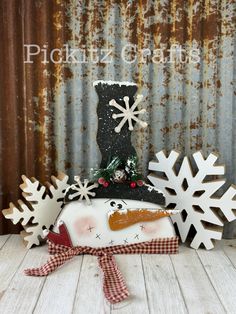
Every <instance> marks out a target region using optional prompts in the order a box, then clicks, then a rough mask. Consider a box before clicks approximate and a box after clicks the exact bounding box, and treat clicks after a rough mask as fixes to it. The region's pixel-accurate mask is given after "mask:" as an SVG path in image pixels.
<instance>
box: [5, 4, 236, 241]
mask: <svg viewBox="0 0 236 314" xmlns="http://www.w3.org/2000/svg"><path fill="white" fill-rule="evenodd" d="M235 10H236V2H235V0H230V1H226V0H224V1H216V0H213V1H184V0H179V1H177V0H173V1H171V0H160V1H132V0H130V1H113V0H112V1H105V0H104V1H98V0H97V1H74V0H67V1H61V0H51V1H46V0H35V1H30V0H25V1H24V0H21V1H16V0H15V1H14V0H10V1H7V0H3V1H1V2H0V15H1V22H0V23H1V25H0V35H1V37H0V38H1V40H2V45H1V49H0V60H1V71H0V79H1V85H0V101H1V120H0V123H1V172H2V173H1V180H2V183H1V208H4V207H6V206H7V205H8V202H9V201H10V200H13V201H14V200H15V199H16V198H17V197H18V195H17V191H18V184H19V182H20V175H21V174H22V173H25V174H26V175H27V176H37V177H38V178H39V179H41V180H42V181H45V179H47V178H48V177H49V175H50V174H51V173H55V172H56V171H57V170H62V171H66V172H68V173H69V174H71V175H73V174H75V173H81V172H82V173H83V174H86V173H88V172H89V169H90V168H91V167H94V166H96V165H97V164H99V161H100V152H99V150H98V147H97V145H96V127H97V117H96V103H97V95H96V93H95V90H94V89H93V87H92V82H93V81H94V80H97V79H105V80H107V79H108V80H125V81H127V80H130V81H133V82H137V83H138V84H139V86H140V92H141V93H143V94H144V96H145V100H144V107H146V108H147V110H148V111H149V117H148V120H149V124H150V127H149V128H147V129H145V130H140V129H139V128H136V130H135V131H134V133H133V141H134V145H135V146H136V147H137V152H138V155H139V157H140V164H141V167H142V169H143V171H144V172H145V171H146V169H147V163H148V160H149V159H151V158H152V157H153V154H154V152H156V151H158V150H161V149H163V148H165V149H167V150H170V149H178V150H180V151H182V152H184V153H186V154H190V153H191V152H193V151H195V150H198V149H202V150H203V152H204V154H208V153H209V152H211V151H217V152H219V153H220V155H221V161H222V162H224V163H225V164H226V166H227V177H228V178H229V179H230V180H231V181H234V182H236V173H235V164H236V145H235V130H234V121H235V118H236V115H235V106H236V105H235V73H236V69H235V61H234V60H235V54H236V48H235V27H236V25H235V23H236V22H235V16H236V13H235ZM23 44H38V45H39V46H40V47H41V48H44V47H46V48H47V50H48V51H51V50H52V49H53V48H62V46H63V44H68V45H70V46H71V47H73V48H78V47H80V48H88V47H93V48H95V49H96V48H97V49H100V50H101V49H102V48H109V49H111V50H112V52H113V62H112V63H110V64H104V63H101V62H100V63H98V64H93V63H92V62H88V63H86V64H53V63H52V62H49V63H45V64H43V63H42V62H41V61H42V58H41V57H39V56H38V57H35V58H34V59H33V60H34V63H33V64H24V48H23ZM127 44H133V45H136V46H137V48H138V49H143V48H150V49H151V50H154V49H157V48H160V47H165V49H168V48H170V46H171V44H181V45H188V46H191V47H194V48H198V49H200V51H201V62H200V63H198V64H181V63H180V62H176V63H175V64H163V63H161V64H155V63H153V62H151V61H150V60H147V63H140V62H134V63H132V64H126V63H125V62H123V61H122V60H121V51H122V48H123V47H124V46H125V45H127ZM87 56H88V53H87ZM0 224H1V222H0ZM1 226H2V227H1V228H0V229H1V230H2V232H6V231H7V230H10V228H11V226H10V225H7V224H6V222H5V221H4V223H2V224H1ZM231 226H232V225H231ZM11 230H13V229H11ZM228 230H229V232H228V235H230V234H235V232H236V231H235V228H232V227H229V228H228Z"/></svg>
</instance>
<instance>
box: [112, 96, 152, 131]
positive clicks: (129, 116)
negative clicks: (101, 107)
mask: <svg viewBox="0 0 236 314" xmlns="http://www.w3.org/2000/svg"><path fill="white" fill-rule="evenodd" d="M142 99H143V95H137V98H136V100H135V102H134V103H133V105H132V106H131V107H130V104H129V97H128V96H125V97H124V98H123V100H124V102H125V108H124V107H122V106H121V105H119V104H118V103H117V102H116V101H115V99H112V100H110V102H109V105H110V106H113V107H115V108H117V109H119V110H120V111H121V113H117V114H116V113H113V115H112V118H113V119H115V120H116V119H117V118H122V119H121V121H120V123H119V125H118V126H117V127H116V128H115V132H116V133H120V131H121V129H122V127H123V126H124V124H125V123H126V121H128V125H129V130H130V131H132V130H133V129H134V128H133V124H132V120H134V121H135V122H137V123H138V124H140V125H141V126H142V127H143V128H146V127H147V123H146V122H144V121H142V120H140V119H138V118H137V117H136V116H137V115H139V114H143V113H145V112H146V110H145V109H141V110H137V111H135V109H136V108H137V106H138V104H139V103H140V102H141V101H142Z"/></svg>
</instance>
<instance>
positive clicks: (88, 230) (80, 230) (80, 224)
mask: <svg viewBox="0 0 236 314" xmlns="http://www.w3.org/2000/svg"><path fill="white" fill-rule="evenodd" d="M95 227H96V223H95V219H94V218H93V217H92V216H87V217H82V218H78V219H77V220H76V221H75V222H74V228H75V232H76V234H77V235H78V236H80V237H81V236H86V237H87V236H89V235H92V234H93V233H94V231H95Z"/></svg>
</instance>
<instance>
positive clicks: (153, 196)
mask: <svg viewBox="0 0 236 314" xmlns="http://www.w3.org/2000/svg"><path fill="white" fill-rule="evenodd" d="M93 85H94V87H95V89H96V92H97V94H98V99H99V101H98V106H97V115H98V131H97V143H98V146H99V148H100V151H101V154H102V161H101V165H100V167H101V168H103V169H104V168H106V167H107V165H108V164H109V161H110V160H112V158H117V157H119V160H121V162H123V163H124V162H125V161H126V160H127V159H128V158H129V157H130V156H134V155H136V151H135V149H134V147H133V146H132V143H131V130H130V129H129V128H130V125H129V124H128V123H127V122H126V123H125V124H124V125H123V127H122V128H121V129H120V130H119V132H117V125H119V123H120V121H121V119H122V118H121V117H119V114H120V113H121V111H120V109H119V106H121V107H122V108H124V109H127V102H128V103H129V108H130V107H132V105H133V104H134V102H135V99H134V95H135V94H136V92H137V85H136V84H135V83H129V82H113V81H96V82H94V84H93ZM127 97H128V98H127ZM112 100H113V101H115V103H116V106H113V105H112V103H111V101H112ZM117 105H118V106H117ZM117 107H118V108H117ZM136 110H137V109H136ZM116 115H118V116H117V117H116ZM116 118H117V119H116ZM135 123H136V121H132V124H133V125H134V124H135ZM73 186H74V187H76V184H75V185H73ZM73 186H72V187H71V188H70V189H68V190H67V192H66V195H65V203H67V202H70V201H71V200H73V201H74V200H78V199H79V196H76V197H73V194H74V193H75V192H76V191H75V190H74V189H73ZM93 191H94V192H95V193H96V195H95V198H109V199H115V198H119V199H132V200H139V201H147V202H151V203H155V204H159V205H165V197H164V195H163V193H161V192H159V191H158V190H156V189H155V188H154V187H152V186H150V185H146V184H144V185H142V186H138V185H136V186H135V188H130V182H127V181H125V182H122V183H116V182H114V181H111V182H109V185H107V186H106V187H104V186H103V185H100V186H99V187H98V188H96V189H94V190H93ZM77 195H78V193H77Z"/></svg>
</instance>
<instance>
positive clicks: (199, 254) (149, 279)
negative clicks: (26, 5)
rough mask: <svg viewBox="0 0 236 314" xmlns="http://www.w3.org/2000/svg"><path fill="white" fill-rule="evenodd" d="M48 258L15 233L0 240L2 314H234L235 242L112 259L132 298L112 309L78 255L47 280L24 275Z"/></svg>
mask: <svg viewBox="0 0 236 314" xmlns="http://www.w3.org/2000/svg"><path fill="white" fill-rule="evenodd" d="M47 258H48V253H47V246H46V245H45V246H42V247H38V248H34V249H31V250H26V249H25V247H24V245H23V243H22V241H21V239H20V237H19V236H18V235H12V236H0V313H1V314H14V313H17V314H21V313H22V314H27V313H50V314H51V313H57V314H60V313H62V314H67V313H79V314H90V313H91V314H96V313H99V314H100V313H101V314H102V313H113V314H123V313H124V314H125V313H127V314H128V313H130V314H139V313H140V314H146V313H153V314H156V313H168V314H170V313H175V314H177V313H197V314H201V313H207V314H209V313H212V314H216V313H232V314H235V313H236V240H224V241H221V242H218V243H217V245H216V248H215V249H214V250H212V251H205V250H202V249H200V250H198V251H195V250H193V249H189V248H187V247H186V246H184V245H181V246H180V253H179V254H178V255H172V256H171V255H170V256H169V255H142V256H140V255H126V256H124V255H122V256H116V260H117V263H118V265H119V267H120V270H121V271H122V273H123V275H124V277H125V279H126V282H127V285H128V287H129V290H130V292H131V297H130V298H129V299H127V300H126V301H124V302H122V303H120V304H116V305H112V306H111V305H110V304H109V303H108V302H107V301H106V300H105V299H104V297H103V292H102V280H101V272H100V270H99V268H98V265H97V260H96V257H93V256H77V257H75V258H74V259H73V260H72V261H70V262H68V263H67V264H66V265H64V266H63V267H62V268H61V269H60V270H58V271H55V272H54V273H52V274H51V275H50V276H48V277H28V276H25V275H24V274H23V270H24V269H26V268H28V267H32V266H33V267H35V266H39V265H41V264H42V263H43V262H45V261H46V260H47Z"/></svg>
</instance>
